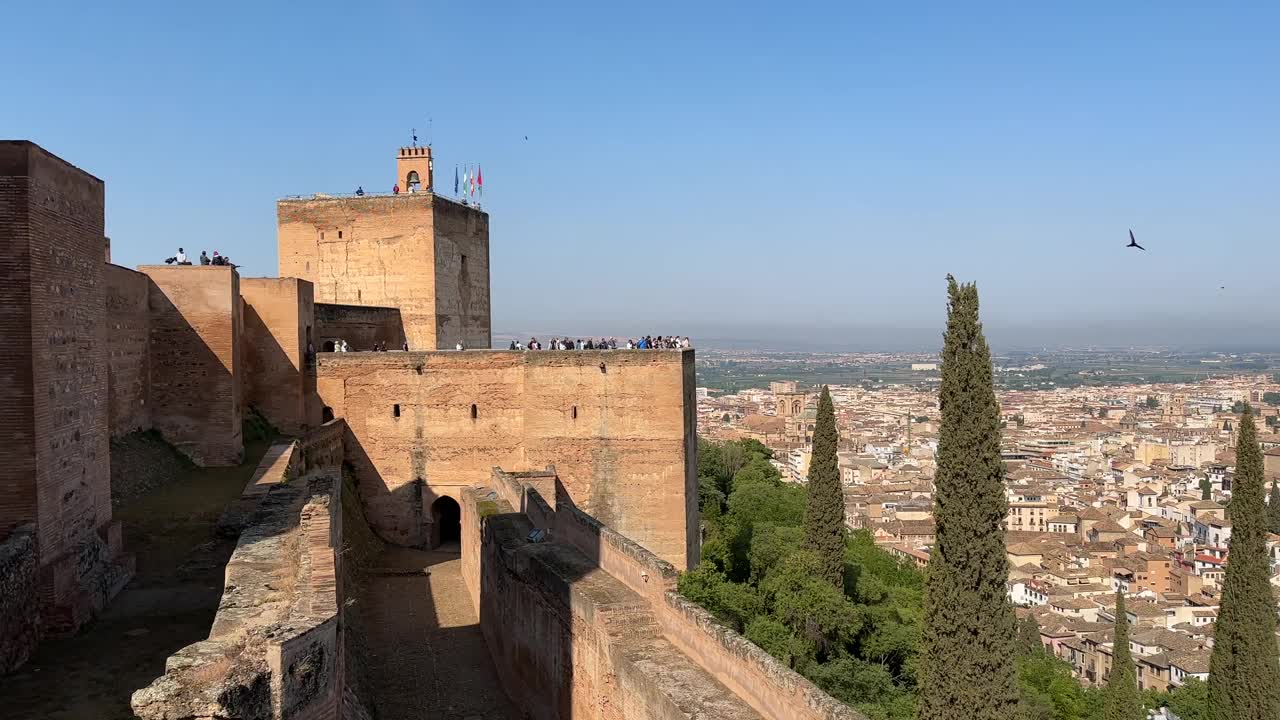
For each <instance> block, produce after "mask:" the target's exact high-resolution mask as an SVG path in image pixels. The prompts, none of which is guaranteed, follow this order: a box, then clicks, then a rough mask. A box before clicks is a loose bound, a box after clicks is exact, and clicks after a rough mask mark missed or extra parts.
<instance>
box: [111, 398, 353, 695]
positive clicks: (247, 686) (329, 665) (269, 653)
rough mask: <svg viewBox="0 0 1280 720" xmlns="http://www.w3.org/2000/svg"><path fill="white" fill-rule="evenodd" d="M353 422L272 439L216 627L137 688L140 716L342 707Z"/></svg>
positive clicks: (234, 521)
mask: <svg viewBox="0 0 1280 720" xmlns="http://www.w3.org/2000/svg"><path fill="white" fill-rule="evenodd" d="M344 429H345V422H344V421H342V420H336V421H334V422H333V423H331V424H329V425H327V426H325V427H322V428H319V429H317V430H316V431H313V432H312V433H309V434H308V435H307V436H305V437H304V438H302V439H300V440H296V441H289V442H285V443H280V444H277V445H275V446H273V447H272V449H271V450H270V451H268V453H267V454H266V456H265V457H264V459H263V461H262V463H261V464H260V465H259V468H258V471H257V472H256V473H255V476H254V478H253V479H252V480H251V481H250V483H249V485H248V486H247V487H246V488H245V491H244V493H243V494H242V496H241V502H239V503H237V504H236V506H235V507H233V508H232V509H231V510H229V511H228V514H227V516H226V517H224V520H223V521H222V522H221V523H220V525H222V526H223V527H227V528H234V527H237V526H242V527H243V531H242V532H241V533H240V539H239V541H238V542H237V544H236V549H235V551H234V553H232V556H231V559H230V561H229V562H228V563H227V569H226V585H225V588H224V590H223V593H222V598H221V602H220V603H219V608H218V612H217V615H216V616H215V618H214V621H213V624H212V627H211V628H210V630H209V633H208V638H207V639H205V640H202V641H200V642H197V643H195V644H192V645H189V646H187V647H185V648H183V649H182V650H180V651H178V652H177V653H176V654H175V655H174V656H172V657H171V658H170V659H169V661H168V662H167V663H166V665H165V673H164V675H163V676H162V677H160V678H159V679H157V680H155V681H154V682H153V683H151V685H149V686H148V687H146V688H143V689H141V690H138V691H137V692H136V693H134V695H133V698H132V703H131V704H132V707H133V710H134V712H135V713H137V714H138V715H139V716H141V717H143V718H165V719H166V720H174V719H178V718H200V717H207V716H217V717H237V718H243V719H244V720H253V719H255V718H262V719H263V720H265V719H266V718H271V717H274V716H275V715H274V713H275V712H276V711H277V710H278V711H279V712H282V713H284V716H286V717H296V718H309V717H334V716H337V713H338V709H339V707H341V705H342V703H343V699H344V687H345V684H344V679H345V672H346V668H345V659H346V653H345V643H344V641H343V609H344V603H343V598H344V586H343V582H344V580H343V575H344V574H343V568H342V563H343V555H344V548H343V519H344V518H345V517H347V516H348V514H347V513H344V512H343V509H342V505H343V503H342V488H343V483H342V480H341V461H342V435H343V433H344Z"/></svg>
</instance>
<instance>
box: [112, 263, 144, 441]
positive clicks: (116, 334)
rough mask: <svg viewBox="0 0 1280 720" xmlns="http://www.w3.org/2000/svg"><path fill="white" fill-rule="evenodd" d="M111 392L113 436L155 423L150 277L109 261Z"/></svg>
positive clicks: (141, 428)
mask: <svg viewBox="0 0 1280 720" xmlns="http://www.w3.org/2000/svg"><path fill="white" fill-rule="evenodd" d="M104 273H105V279H106V296H107V301H106V316H105V322H106V328H107V332H106V335H107V395H108V397H109V399H110V407H109V413H108V425H109V427H110V429H111V437H113V438H114V437H118V436H121V435H125V434H127V433H130V432H133V431H134V430H147V429H150V427H151V402H150V401H151V359H150V351H149V345H150V334H151V313H150V309H149V305H148V303H149V297H150V287H149V286H150V282H151V281H150V280H148V279H147V276H146V275H143V274H142V273H140V272H134V271H133V270H129V269H127V268H122V267H120V266H118V265H107V266H106V267H105V269H104Z"/></svg>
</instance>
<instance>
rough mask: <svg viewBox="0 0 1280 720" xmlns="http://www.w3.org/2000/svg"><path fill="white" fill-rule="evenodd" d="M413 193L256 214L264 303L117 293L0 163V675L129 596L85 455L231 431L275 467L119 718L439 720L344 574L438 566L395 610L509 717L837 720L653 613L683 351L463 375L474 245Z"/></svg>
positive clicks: (676, 615)
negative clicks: (174, 642) (463, 610)
mask: <svg viewBox="0 0 1280 720" xmlns="http://www.w3.org/2000/svg"><path fill="white" fill-rule="evenodd" d="M432 181H433V168H432V157H431V150H430V148H418V147H409V148H401V149H400V150H399V152H398V154H397V158H396V179H395V184H396V185H398V186H399V190H400V191H401V192H399V193H394V194H366V195H362V196H353V197H332V196H324V195H314V196H311V197H307V198H296V197H295V198H288V199H284V200H280V201H279V202H278V203H277V213H278V221H279V222H278V240H279V249H280V271H281V275H282V277H278V278H241V277H240V274H239V272H238V270H237V269H236V268H235V267H231V266H225V265H224V266H199V265H176V264H171V265H160V266H146V265H144V266H141V267H139V268H138V270H137V271H135V270H130V269H127V268H123V267H120V266H117V265H113V264H110V262H109V260H110V255H109V250H108V247H109V245H108V241H107V240H106V238H105V237H104V236H103V230H104V223H103V207H104V192H103V183H102V182H101V181H100V180H98V179H96V178H94V177H92V176H90V175H88V174H87V173H84V172H83V171H80V170H78V169H76V168H74V167H72V166H71V165H69V164H68V163H66V162H64V161H62V160H60V159H58V158H57V157H55V156H53V155H51V154H49V153H47V152H45V151H44V150H42V149H40V148H39V147H37V146H35V145H33V144H32V143H29V142H0V277H2V278H4V279H5V280H6V282H5V283H0V295H2V296H3V299H4V302H2V303H0V330H2V331H3V332H4V336H5V338H6V340H9V341H10V343H9V346H8V347H9V349H10V350H11V351H10V352H7V353H5V354H3V356H2V357H0V380H4V381H5V382H3V383H0V394H3V396H4V400H5V402H3V403H0V440H2V441H3V442H0V460H3V461H4V462H3V463H0V673H3V672H8V671H11V670H12V669H14V668H16V667H18V666H20V665H21V664H22V663H23V662H24V661H25V660H26V659H27V658H28V657H30V654H31V653H32V652H33V650H34V648H35V646H36V644H37V643H38V642H39V641H40V638H41V636H42V634H46V635H47V634H54V633H64V632H70V631H74V630H75V629H76V627H77V626H79V625H81V624H83V623H84V622H86V621H87V620H88V619H90V618H91V617H92V615H93V614H94V613H95V612H97V611H98V610H100V609H101V608H102V607H103V605H104V604H105V603H106V602H107V601H109V600H110V598H111V596H112V595H114V594H115V593H116V592H118V591H119V590H120V589H121V587H122V586H123V585H124V583H125V582H127V580H128V578H129V576H130V574H131V573H132V570H133V560H132V558H130V557H129V556H128V555H126V554H124V552H123V550H122V547H121V546H122V542H121V531H120V526H119V524H118V523H114V522H112V520H111V490H112V487H111V472H110V459H111V453H112V452H113V451H112V445H111V444H110V442H109V441H110V440H111V439H115V438H117V437H120V436H123V435H126V434H130V433H134V432H138V431H154V432H155V433H157V434H159V435H160V436H161V437H162V438H163V439H164V440H165V441H166V442H168V443H169V444H170V445H171V446H172V447H173V448H174V449H176V450H177V451H179V452H181V453H183V454H185V455H186V456H187V457H188V458H189V459H190V460H191V461H192V462H194V463H195V464H197V465H206V466H213V465H235V464H238V463H240V462H241V460H242V458H243V455H244V437H243V433H242V431H241V422H242V420H243V419H245V418H246V417H248V416H250V415H251V414H255V415H261V416H263V417H265V418H266V419H267V420H269V421H270V423H271V424H272V425H274V426H275V427H276V428H278V429H280V430H281V432H282V433H283V435H284V437H283V438H282V439H281V441H280V442H277V443H276V444H275V445H273V446H272V447H271V448H270V449H269V450H268V451H267V452H266V454H265V455H264V456H263V460H262V462H261V463H260V464H259V465H258V466H257V471H256V472H255V474H254V476H253V479H251V480H250V481H249V483H248V485H247V486H246V488H245V490H244V492H243V494H242V495H241V497H240V499H239V500H237V501H236V502H235V503H233V504H232V506H231V507H229V508H227V513H225V514H224V519H225V520H226V521H227V525H226V527H228V528H232V529H234V530H235V531H237V532H238V533H239V542H238V544H237V547H236V550H235V552H234V553H233V554H232V556H231V558H230V560H228V561H227V564H226V566H225V568H224V570H225V579H226V586H225V591H224V593H223V595H222V598H221V601H220V602H219V604H218V610H217V615H216V617H215V619H214V621H213V623H212V624H211V626H210V629H209V633H208V637H207V638H206V639H203V640H199V641H197V642H195V643H193V644H191V645H188V646H187V647H185V648H182V649H181V650H178V651H177V652H176V653H175V654H174V655H173V656H171V657H170V658H169V661H168V662H166V663H165V664H164V667H165V670H164V675H163V676H162V677H160V678H158V679H157V680H156V681H155V682H153V683H151V684H150V685H148V686H146V687H143V688H141V689H138V690H137V691H136V692H135V693H134V694H133V695H132V697H131V703H130V704H131V707H132V709H133V711H134V712H135V713H136V714H137V715H138V716H141V717H144V718H147V719H148V720H152V719H154V720H161V719H162V718H163V719H165V720H174V719H175V718H190V719H191V720H198V719H199V718H207V717H214V716H217V717H241V718H246V719H249V718H253V719H254V720H268V719H274V718H296V719H299V720H310V719H311V718H342V717H350V718H360V717H368V714H367V713H366V712H361V711H360V710H361V707H360V706H361V702H362V698H361V694H362V688H361V687H360V685H361V683H363V682H365V679H367V678H371V677H372V678H380V679H383V680H386V679H387V678H391V679H392V680H393V682H390V683H389V684H384V686H383V687H380V688H373V689H372V690H375V691H381V690H389V691H391V692H394V693H399V692H403V693H406V698H407V699H408V700H409V701H411V702H412V703H414V704H413V705H412V707H413V708H414V709H415V710H416V711H417V714H405V715H404V716H405V717H409V716H413V717H417V716H420V715H421V711H422V710H424V709H428V710H432V711H434V710H441V711H444V710H446V709H449V708H452V707H453V705H451V704H450V703H449V702H447V700H448V698H447V697H445V696H447V695H448V694H449V693H450V692H453V693H457V692H460V690H458V689H457V688H450V687H443V686H437V685H438V684H432V683H426V682H423V681H424V680H425V679H426V678H428V677H429V676H430V673H431V672H433V670H431V668H434V667H436V666H437V663H436V661H435V660H434V656H432V658H431V659H430V660H429V663H430V666H429V667H428V666H427V665H425V664H422V663H419V662H418V661H419V660H422V661H423V662H424V663H425V662H427V660H426V659H425V658H424V657H423V655H424V653H423V650H424V647H423V646H424V645H425V644H429V643H431V642H433V641H434V640H432V639H431V638H432V637H435V636H436V635H438V633H435V632H434V631H435V630H438V629H439V628H435V627H434V625H435V624H436V622H437V620H438V616H436V615H435V614H434V613H433V612H431V611H430V610H429V609H428V608H429V607H430V606H429V605H428V606H427V608H422V606H421V605H416V606H413V607H416V608H421V609H424V610H425V611H424V612H396V613H391V614H389V615H388V614H384V615H372V616H367V617H366V616H364V615H362V614H361V613H365V612H368V611H367V610H366V608H368V607H371V606H374V605H375V604H376V603H379V602H384V601H400V600H412V601H413V602H417V603H423V602H429V600H428V598H424V597H423V596H422V595H416V596H413V597H403V596H404V595H408V594H409V593H401V592H393V591H388V593H387V594H388V595H394V597H392V598H388V597H380V598H379V597H374V596H373V595H370V594H368V593H370V592H374V590H372V589H371V587H372V586H371V584H368V583H364V582H362V580H361V579H360V578H361V577H362V573H363V572H364V571H368V570H374V571H375V572H377V570H376V569H377V568H389V567H391V566H390V565H384V564H379V563H380V561H381V560H382V557H383V556H375V555H373V554H370V555H365V554H364V553H362V552H357V549H358V548H356V544H357V543H359V544H361V545H362V547H364V549H365V550H367V551H368V552H369V553H379V552H383V551H387V552H389V553H391V554H392V555H394V554H395V553H401V552H403V553H410V554H413V553H419V554H435V555H452V557H453V558H454V559H453V560H450V561H448V563H452V566H453V569H452V570H446V569H445V567H444V566H445V565H446V564H448V563H443V562H442V563H440V564H439V565H432V566H431V568H432V569H431V570H430V571H426V570H425V568H423V567H418V568H417V570H418V571H420V572H417V573H412V574H411V575H405V576H403V577H404V578H410V577H412V578H417V579H416V580H412V581H408V580H406V582H410V583H411V584H409V585H395V586H394V587H396V588H419V589H421V588H422V587H423V581H425V580H427V577H428V576H433V575H435V574H436V573H439V577H440V578H441V583H440V585H439V587H440V588H444V587H456V588H457V590H456V591H452V590H451V591H449V592H451V593H452V594H451V596H450V597H449V601H450V602H453V603H455V604H465V605H466V606H467V607H469V608H470V610H471V611H472V612H474V618H475V619H474V620H473V621H472V623H471V625H472V626H476V627H478V629H479V632H462V633H453V637H456V638H470V639H469V640H466V642H469V643H472V645H469V646H467V647H470V650H466V651H464V652H459V653H458V654H457V656H456V657H450V658H446V660H447V662H450V663H455V664H457V663H461V664H464V665H465V667H464V668H463V670H464V671H466V672H471V674H472V675H474V674H475V673H474V672H472V671H475V672H479V671H481V670H484V668H486V667H487V668H488V670H484V672H488V673H489V675H490V676H491V677H492V678H493V680H492V682H493V683H498V682H500V683H501V685H502V691H503V692H504V694H505V695H506V696H507V697H509V698H510V699H511V700H512V702H513V704H514V705H516V706H518V707H520V708H521V709H522V710H527V712H525V713H524V714H522V715H521V716H522V717H531V718H537V719H538V720H577V719H578V718H597V717H600V718H603V717H608V718H622V717H625V718H635V719H636V720H640V719H642V718H643V719H645V720H648V719H650V718H652V719H653V720H657V719H658V718H670V717H694V716H697V717H703V718H706V719H707V720H751V719H752V718H766V717H769V718H786V719H787V720H856V718H857V717H858V716H857V715H856V714H853V713H852V711H851V710H850V709H849V708H847V707H846V706H843V705H841V704H840V703H839V702H837V701H835V700H834V699H833V698H830V697H829V696H826V695H825V694H823V693H822V692H821V691H820V690H819V689H818V688H817V687H816V686H814V685H813V684H812V683H810V682H809V681H807V680H805V679H804V678H802V677H800V676H799V675H797V674H796V673H795V672H793V671H792V670H790V669H788V668H786V667H785V666H783V665H782V664H780V663H778V662H777V661H776V660H774V659H773V658H772V657H770V656H769V655H768V654H767V653H765V652H763V651H762V650H760V649H759V648H756V647H754V646H753V645H751V644H750V643H749V642H748V641H747V640H746V639H745V638H743V637H741V636H739V635H738V634H737V633H735V632H733V631H732V630H730V629H728V628H724V627H722V626H720V625H718V624H717V623H716V621H715V619H714V618H713V617H712V616H711V615H710V613H708V612H707V611H705V610H703V609H702V608H700V607H698V606H696V605H694V604H692V603H690V602H689V601H687V600H686V599H684V598H682V597H681V596H680V595H679V594H678V593H677V592H676V590H677V588H676V580H677V572H678V571H680V570H685V569H689V568H692V567H693V566H695V565H696V564H697V562H698V558H699V555H700V552H699V548H700V541H701V536H700V518H699V514H698V481H697V473H696V469H697V467H696V466H697V458H696V447H697V437H696V417H697V412H696V400H695V397H694V384H695V375H694V351H693V350H691V349H686V350H635V351H628V350H622V351H603V350H600V351H560V352H557V351H534V352H517V351H507V350H492V349H489V347H490V341H491V336H490V334H491V323H490V301H489V288H490V279H489V216H488V214H486V213H484V212H482V211H481V210H480V209H479V208H477V207H474V206H471V205H468V204H466V203H464V202H458V201H455V200H451V199H449V198H446V197H443V196H440V195H437V194H436V193H435V192H434V191H433V182H432ZM186 244H188V245H189V244H190V243H186ZM192 254H194V253H192ZM104 261H105V262H104ZM457 343H462V344H463V345H464V346H465V347H466V348H467V350H466V351H464V352H455V351H453V350H452V348H453V347H454V346H455V344H457ZM339 344H345V345H348V346H349V347H350V349H351V350H352V352H333V350H335V349H336V348H337V347H338V346H339ZM383 344H385V345H386V347H387V349H388V350H390V351H389V352H380V351H378V352H375V351H374V349H375V347H379V346H382V345H383ZM406 344H407V345H408V347H409V351H407V352H405V351H401V350H399V348H401V347H402V346H403V345H406ZM790 390H791V391H792V393H794V388H790ZM802 398H803V395H802V394H798V393H796V394H794V395H788V396H787V400H788V402H789V403H793V401H800V400H802ZM794 409H796V408H795V406H794V404H789V405H788V407H787V409H786V410H785V411H783V412H786V413H791V411H792V410H794ZM801 409H802V408H801ZM783 412H780V413H779V414H783ZM790 417H791V418H792V419H796V414H794V413H791V414H790ZM172 480H173V482H175V483H181V482H184V481H186V480H189V478H186V477H176V478H173V479H172ZM212 509H214V508H211V510H212ZM221 527H222V522H221V521H220V528H221ZM442 546H443V548H446V550H445V551H444V552H438V553H427V552H426V550H427V549H440V548H441V547H442ZM446 572H451V573H454V576H455V578H456V582H457V585H456V586H448V585H446V584H445V582H444V580H443V578H445V577H446ZM387 577H395V578H400V577H402V576H401V575H399V574H393V575H389V576H387ZM384 579H385V578H384ZM426 584H427V585H428V586H429V587H428V589H429V590H430V593H431V594H434V593H435V592H436V589H431V588H432V587H434V586H436V579H431V580H429V581H428V582H427V583H426ZM442 592H443V591H442ZM393 604H394V603H393ZM384 607H392V605H385V606H384ZM402 607H410V606H407V605H406V606H402ZM455 609H456V608H455ZM357 618H364V619H363V620H359V619H357ZM371 620H378V630H380V631H381V640H380V642H379V645H378V647H375V648H365V647H363V646H362V642H364V641H365V640H369V641H370V642H372V640H370V638H372V637H373V636H374V633H368V632H367V631H368V630H370V629H371V628H370V626H369V625H368V624H362V623H368V622H369V621H371ZM392 621H394V622H395V623H398V624H391V623H392ZM463 627H466V626H465V625H459V626H458V629H461V628H463ZM401 628H405V629H407V632H403V633H399V632H397V630H399V629H401ZM459 642H461V640H459ZM477 643H478V645H477ZM405 648H411V649H412V650H413V652H411V653H409V654H408V655H405V654H402V653H401V652H400V651H401V650H402V649H405ZM368 649H372V650H374V651H375V652H374V653H370V652H367V650H368ZM425 649H426V650H427V651H429V652H435V650H434V648H430V647H427V648H425ZM408 656H415V657H416V659H414V661H413V662H415V663H418V665H416V666H411V667H410V668H409V669H408V670H406V668H405V667H403V661H404V658H405V657H408ZM363 663H382V665H380V666H377V667H375V668H372V670H374V671H373V672H369V673H367V674H362V671H361V665H362V664H363ZM157 667H158V665H157ZM406 672H408V673H414V674H413V675H412V676H408V675H406V677H408V678H409V681H408V682H402V681H395V680H396V676H397V674H404V673H406ZM357 678H364V679H357ZM419 685H424V686H425V685H431V686H432V687H430V688H425V687H424V688H419V687H418V686H419ZM393 686H394V687H393ZM370 691H371V689H370V688H368V687H365V688H363V692H364V693H368V692H370ZM427 691H429V692H427ZM441 693H443V695H441ZM433 694H434V695H433ZM429 695H430V696H432V697H437V699H438V700H439V701H441V702H437V703H436V705H432V706H427V705H424V704H422V702H421V701H422V700H423V698H425V697H428V696H429ZM382 696H383V693H381V692H379V694H378V697H382ZM368 697H369V695H367V694H365V695H364V699H366V700H367V699H368ZM457 699H458V698H457V697H454V698H453V700H457Z"/></svg>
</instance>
